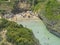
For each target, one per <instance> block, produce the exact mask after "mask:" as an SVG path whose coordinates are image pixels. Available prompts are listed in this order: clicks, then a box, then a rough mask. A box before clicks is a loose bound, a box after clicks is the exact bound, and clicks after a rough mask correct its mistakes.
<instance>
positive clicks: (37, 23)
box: [17, 20, 60, 45]
mask: <svg viewBox="0 0 60 45" xmlns="http://www.w3.org/2000/svg"><path fill="white" fill-rule="evenodd" d="M17 22H18V23H19V24H22V25H23V26H25V27H27V28H29V29H31V30H32V31H33V33H34V35H35V37H36V38H37V39H38V40H39V42H40V44H41V45H60V38H58V37H56V36H55V35H53V34H51V33H50V32H49V31H48V30H47V28H46V26H45V25H44V23H43V22H42V21H41V20H23V21H17Z"/></svg>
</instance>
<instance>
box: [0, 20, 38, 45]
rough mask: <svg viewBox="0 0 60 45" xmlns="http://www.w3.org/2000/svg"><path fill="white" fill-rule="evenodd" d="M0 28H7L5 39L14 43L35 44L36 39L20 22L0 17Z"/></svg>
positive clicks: (21, 44) (16, 44)
mask: <svg viewBox="0 0 60 45" xmlns="http://www.w3.org/2000/svg"><path fill="white" fill-rule="evenodd" d="M0 29H1V31H2V30H7V33H6V37H7V41H8V42H11V43H12V44H15V45H37V40H36V38H35V37H34V35H33V33H32V31H31V30H30V29H28V28H26V27H23V26H22V25H21V24H20V25H18V24H17V23H16V22H12V21H8V20H6V19H0ZM2 45H3V44H2Z"/></svg>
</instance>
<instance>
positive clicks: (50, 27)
mask: <svg viewBox="0 0 60 45" xmlns="http://www.w3.org/2000/svg"><path fill="white" fill-rule="evenodd" d="M38 16H39V18H40V19H41V20H42V21H43V23H44V24H45V25H46V28H47V29H48V31H49V32H50V33H52V34H54V35H55V36H57V37H59V38H60V32H59V31H58V29H56V28H55V27H54V26H55V24H54V23H50V22H49V20H48V19H46V17H44V16H42V15H38Z"/></svg>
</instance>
